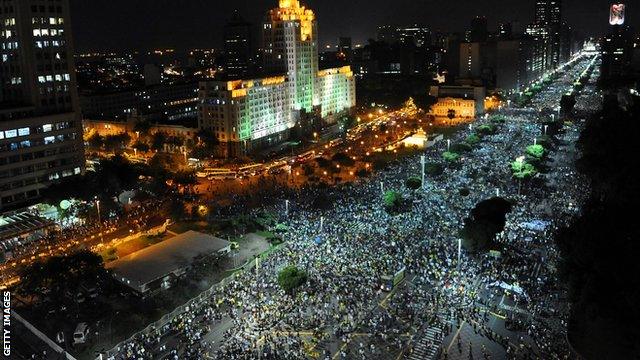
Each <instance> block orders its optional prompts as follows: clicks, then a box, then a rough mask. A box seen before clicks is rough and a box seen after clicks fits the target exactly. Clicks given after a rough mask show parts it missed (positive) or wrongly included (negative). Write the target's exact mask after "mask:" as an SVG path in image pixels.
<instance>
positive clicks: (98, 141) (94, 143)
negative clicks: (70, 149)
mask: <svg viewBox="0 0 640 360" xmlns="http://www.w3.org/2000/svg"><path fill="white" fill-rule="evenodd" d="M87 143H88V144H89V147H91V148H94V149H100V148H102V145H103V144H104V138H103V137H102V136H100V134H98V133H97V132H96V133H93V134H92V135H91V136H89V138H88V139H87Z"/></svg>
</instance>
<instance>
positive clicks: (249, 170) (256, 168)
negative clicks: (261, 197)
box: [238, 163, 264, 176]
mask: <svg viewBox="0 0 640 360" xmlns="http://www.w3.org/2000/svg"><path fill="white" fill-rule="evenodd" d="M263 171H264V164H262V163H260V164H253V165H247V166H243V167H241V168H240V169H238V175H241V176H255V175H258V174H260V173H262V172H263Z"/></svg>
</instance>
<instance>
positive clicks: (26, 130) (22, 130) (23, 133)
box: [18, 127, 31, 136]
mask: <svg viewBox="0 0 640 360" xmlns="http://www.w3.org/2000/svg"><path fill="white" fill-rule="evenodd" d="M30 133H31V132H30V131H29V128H28V127H26V128H20V129H18V136H27V135H29V134H30Z"/></svg>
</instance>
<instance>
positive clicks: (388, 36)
mask: <svg viewBox="0 0 640 360" xmlns="http://www.w3.org/2000/svg"><path fill="white" fill-rule="evenodd" d="M376 38H377V40H378V41H382V42H386V43H387V44H393V43H395V42H397V41H398V32H397V31H396V28H395V27H393V26H390V25H382V26H378V32H377V36H376Z"/></svg>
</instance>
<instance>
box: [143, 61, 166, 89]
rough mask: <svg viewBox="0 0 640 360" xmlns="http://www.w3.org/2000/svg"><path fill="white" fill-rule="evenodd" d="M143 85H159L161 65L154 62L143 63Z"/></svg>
mask: <svg viewBox="0 0 640 360" xmlns="http://www.w3.org/2000/svg"><path fill="white" fill-rule="evenodd" d="M143 76H144V85H145V86H153V85H159V84H160V83H161V82H162V67H160V66H158V65H156V64H145V66H144V69H143Z"/></svg>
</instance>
